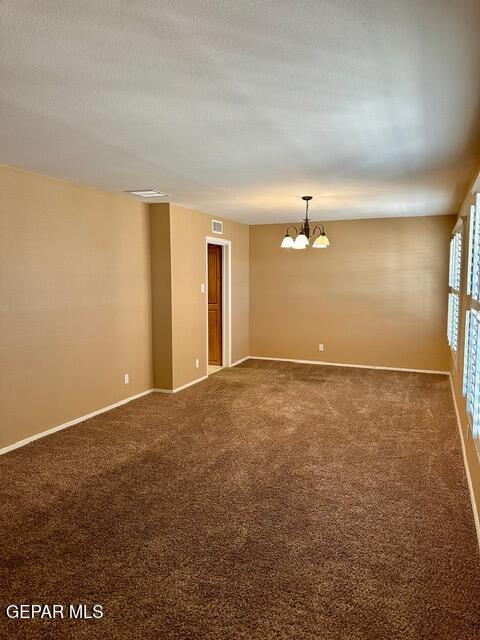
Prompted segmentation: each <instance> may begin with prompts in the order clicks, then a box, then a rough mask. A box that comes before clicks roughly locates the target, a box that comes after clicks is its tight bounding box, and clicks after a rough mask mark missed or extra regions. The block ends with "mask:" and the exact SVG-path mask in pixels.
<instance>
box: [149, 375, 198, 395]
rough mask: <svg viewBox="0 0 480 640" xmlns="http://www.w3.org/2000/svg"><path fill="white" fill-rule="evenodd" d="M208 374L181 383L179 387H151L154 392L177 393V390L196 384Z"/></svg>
mask: <svg viewBox="0 0 480 640" xmlns="http://www.w3.org/2000/svg"><path fill="white" fill-rule="evenodd" d="M207 378H208V376H202V377H201V378H197V379H196V380H192V381H191V382H187V384H182V386H181V387H175V389H152V391H155V393H178V391H182V390H183V389H186V388H187V387H191V386H192V385H193V384H197V382H202V380H206V379H207Z"/></svg>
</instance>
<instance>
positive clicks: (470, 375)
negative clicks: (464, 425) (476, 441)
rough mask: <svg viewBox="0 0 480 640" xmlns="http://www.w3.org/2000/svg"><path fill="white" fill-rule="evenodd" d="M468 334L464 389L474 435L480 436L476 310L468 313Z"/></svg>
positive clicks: (479, 319)
mask: <svg viewBox="0 0 480 640" xmlns="http://www.w3.org/2000/svg"><path fill="white" fill-rule="evenodd" d="M467 313H468V334H466V336H465V340H466V341H467V342H468V345H466V346H465V352H466V357H465V362H464V381H463V388H464V393H465V395H466V399H467V412H468V413H469V414H470V416H471V418H472V428H473V435H474V436H476V437H477V436H479V435H480V314H479V313H478V311H476V310H475V309H470V310H469V311H468V312H467Z"/></svg>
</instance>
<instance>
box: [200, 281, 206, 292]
mask: <svg viewBox="0 0 480 640" xmlns="http://www.w3.org/2000/svg"><path fill="white" fill-rule="evenodd" d="M200 291H201V292H202V293H205V283H204V282H202V284H201V285H200Z"/></svg>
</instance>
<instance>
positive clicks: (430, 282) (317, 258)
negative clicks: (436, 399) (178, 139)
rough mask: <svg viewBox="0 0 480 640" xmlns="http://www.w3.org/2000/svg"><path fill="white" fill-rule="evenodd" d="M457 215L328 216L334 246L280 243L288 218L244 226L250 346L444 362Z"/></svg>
mask: <svg viewBox="0 0 480 640" xmlns="http://www.w3.org/2000/svg"><path fill="white" fill-rule="evenodd" d="M453 224H454V218H453V217H450V216H434V217H425V218H394V219H392V218H384V219H370V220H349V221H336V222H329V223H328V224H327V225H326V231H327V234H328V236H329V238H330V242H331V246H330V247H329V248H328V249H326V250H323V249H320V250H315V249H307V250H305V251H296V250H292V249H290V250H286V249H281V248H280V242H281V240H282V238H283V235H284V234H285V228H286V226H287V225H283V224H282V225H259V226H252V227H250V259H251V262H250V314H251V315H250V337H251V354H250V355H255V356H270V357H279V358H293V359H301V360H324V361H328V362H339V363H352V364H366V365H379V366H388V367H402V368H403V367H404V368H418V369H433V370H442V371H446V370H448V368H449V354H448V348H447V343H446V338H445V331H446V309H447V293H448V289H447V282H448V250H449V241H450V231H451V228H452V226H453ZM319 343H323V344H324V345H325V350H324V352H319V350H318V345H319Z"/></svg>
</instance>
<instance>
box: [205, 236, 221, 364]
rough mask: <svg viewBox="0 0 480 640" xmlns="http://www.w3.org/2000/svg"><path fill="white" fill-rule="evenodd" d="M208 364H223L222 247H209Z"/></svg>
mask: <svg viewBox="0 0 480 640" xmlns="http://www.w3.org/2000/svg"><path fill="white" fill-rule="evenodd" d="M208 364H216V365H221V364H222V247H221V246H219V245H217V244H209V245H208Z"/></svg>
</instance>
